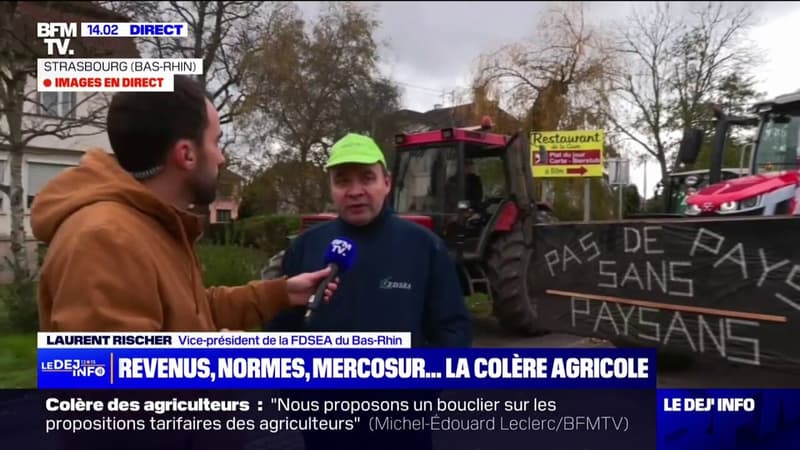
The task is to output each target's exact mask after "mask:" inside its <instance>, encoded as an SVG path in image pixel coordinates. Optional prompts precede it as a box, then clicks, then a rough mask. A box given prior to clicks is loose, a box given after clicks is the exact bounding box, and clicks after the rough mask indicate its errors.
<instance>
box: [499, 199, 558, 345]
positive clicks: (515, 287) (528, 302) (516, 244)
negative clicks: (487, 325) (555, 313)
mask: <svg viewBox="0 0 800 450" xmlns="http://www.w3.org/2000/svg"><path fill="white" fill-rule="evenodd" d="M538 215H539V217H538V219H539V222H542V223H553V222H556V219H555V217H553V215H552V214H551V213H550V212H549V211H546V210H539V212H538ZM533 257H534V253H533V248H526V247H525V240H524V237H523V235H522V224H521V223H517V224H516V225H514V228H513V229H512V230H511V231H510V232H508V233H506V234H504V235H501V236H499V237H498V238H497V239H496V240H495V241H494V242H492V243H491V245H490V247H489V252H488V259H487V261H486V269H487V272H488V275H489V283H490V285H491V290H492V301H493V305H492V309H493V312H494V315H495V317H497V320H498V321H499V322H500V325H501V326H502V327H503V328H504V329H505V330H507V331H510V332H513V333H520V334H524V335H528V336H536V335H541V334H543V333H544V331H545V330H542V329H541V328H540V327H539V312H538V308H537V306H538V305H537V303H538V302H537V300H536V298H533V294H532V293H531V292H530V291H531V286H532V280H531V276H532V272H531V270H530V264H531V261H532V260H533Z"/></svg>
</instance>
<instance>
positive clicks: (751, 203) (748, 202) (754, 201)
mask: <svg viewBox="0 0 800 450" xmlns="http://www.w3.org/2000/svg"><path fill="white" fill-rule="evenodd" d="M760 201H761V196H760V195H756V196H755V197H750V198H748V199H745V200H742V201H741V205H742V208H741V209H750V208H754V207H756V206H758V204H759V203H760Z"/></svg>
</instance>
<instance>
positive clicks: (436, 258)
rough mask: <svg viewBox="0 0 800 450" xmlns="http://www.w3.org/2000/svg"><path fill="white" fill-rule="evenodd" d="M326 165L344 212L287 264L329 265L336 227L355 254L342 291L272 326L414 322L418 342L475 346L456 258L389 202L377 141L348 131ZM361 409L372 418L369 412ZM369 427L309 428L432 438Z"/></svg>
mask: <svg viewBox="0 0 800 450" xmlns="http://www.w3.org/2000/svg"><path fill="white" fill-rule="evenodd" d="M326 169H327V170H328V172H329V180H330V188H331V197H332V200H333V203H334V204H335V205H336V208H337V210H338V213H339V215H338V218H337V219H336V220H333V221H330V222H327V223H323V224H320V225H317V226H315V227H313V228H311V229H309V230H307V231H306V232H305V233H303V234H302V235H301V236H299V237H298V238H297V239H295V240H294V242H293V243H292V245H291V246H290V248H289V249H288V250H287V252H286V255H285V257H284V260H283V273H284V274H285V275H288V276H292V274H295V273H302V272H308V271H313V270H318V269H319V268H322V267H323V266H324V257H325V252H326V250H327V248H328V246H329V245H330V243H331V241H332V240H333V239H335V238H337V237H345V238H347V239H348V240H350V241H351V242H353V244H354V246H355V255H356V257H355V259H354V260H353V263H352V265H351V267H350V268H349V269H348V270H347V271H345V272H344V273H342V274H341V275H340V276H339V279H340V282H339V285H338V288H337V291H336V294H335V295H333V296H332V298H331V299H330V301H328V302H325V303H323V304H321V305H320V306H319V308H318V309H317V310H316V311H315V313H314V314H313V315H312V316H311V318H310V320H309V322H308V323H304V320H303V318H304V315H305V307H300V308H295V309H294V310H290V311H286V312H285V313H284V314H282V315H279V316H278V317H277V318H276V319H275V320H273V321H272V322H271V323H270V324H269V326H268V327H267V329H269V330H271V331H306V330H307V331H330V332H410V333H411V345H412V346H414V347H451V348H454V347H469V346H471V344H472V324H471V320H470V316H469V312H468V311H467V308H466V303H465V301H464V296H463V293H462V290H461V285H460V282H459V279H458V274H457V270H456V266H455V263H454V261H453V260H452V259H451V257H450V255H449V253H448V251H447V248H446V246H445V243H444V241H443V240H442V239H441V238H439V236H437V235H436V234H434V233H433V232H431V231H430V230H428V229H426V228H424V227H422V226H420V225H418V224H416V223H414V222H411V221H409V220H405V219H402V218H400V217H397V216H396V215H394V214H393V213H392V211H391V209H390V208H389V205H387V202H386V199H387V197H388V195H389V192H390V190H391V176H390V174H389V172H388V170H387V167H386V160H385V159H384V156H383V152H382V151H381V149H380V148H379V147H378V145H377V144H375V142H374V141H373V140H372V139H371V138H369V137H367V136H361V135H358V134H352V133H351V134H348V135H347V136H345V137H343V138H342V139H341V140H339V141H338V142H336V144H334V146H333V147H332V149H331V155H330V159H329V160H328V163H327V164H326ZM293 395H294V397H293V398H298V396H309V398H311V399H319V398H321V397H324V398H326V399H327V398H331V397H337V398H342V399H355V398H357V399H359V400H364V399H373V400H388V399H392V398H397V399H405V400H409V399H410V397H409V396H411V395H412V393H410V392H403V391H394V392H386V391H369V392H367V391H361V392H357V393H353V392H339V393H336V392H332V391H327V392H322V393H311V392H302V393H295V394H293ZM425 395H427V394H423V397H424V396H425ZM371 414H372V415H380V413H371ZM387 414H388V413H387ZM362 419H364V420H362V423H363V424H365V426H366V424H368V423H369V421H368V419H369V417H367V416H365V417H362ZM360 431H364V432H363V433H362V432H359V431H355V432H348V433H343V432H339V433H336V432H332V433H320V432H307V433H304V438H305V443H306V448H307V449H312V448H381V447H385V446H386V445H388V444H392V445H390V447H392V448H396V445H397V444H399V443H400V442H401V441H402V442H403V444H404V446H405V448H415V449H424V448H430V447H431V435H430V433H429V432H408V433H405V434H404V433H398V432H393V433H389V434H384V433H378V432H372V433H371V432H369V431H368V428H366V429H364V430H360ZM342 439H344V441H342ZM405 444H407V445H405Z"/></svg>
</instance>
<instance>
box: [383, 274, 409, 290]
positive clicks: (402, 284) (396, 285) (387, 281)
mask: <svg viewBox="0 0 800 450" xmlns="http://www.w3.org/2000/svg"><path fill="white" fill-rule="evenodd" d="M381 289H405V290H406V291H410V290H411V283H409V282H407V281H392V277H386V278H384V279H382V280H381Z"/></svg>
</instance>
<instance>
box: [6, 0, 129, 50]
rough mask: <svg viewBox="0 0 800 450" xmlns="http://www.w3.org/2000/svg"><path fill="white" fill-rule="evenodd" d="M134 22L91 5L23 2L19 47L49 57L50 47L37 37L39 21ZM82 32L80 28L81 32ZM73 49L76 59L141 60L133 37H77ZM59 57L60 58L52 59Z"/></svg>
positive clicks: (17, 30)
mask: <svg viewBox="0 0 800 450" xmlns="http://www.w3.org/2000/svg"><path fill="white" fill-rule="evenodd" d="M87 21H92V22H130V19H128V18H127V17H125V16H122V15H120V14H117V13H114V12H112V11H109V10H107V9H105V8H101V7H100V6H97V5H95V4H93V3H91V2H68V1H61V2H56V1H49V2H19V4H18V5H17V17H16V18H15V20H14V36H15V37H16V38H17V41H16V42H15V47H16V48H17V49H19V50H24V51H25V52H31V51H33V52H34V53H35V54H36V56H37V57H47V46H46V45H45V44H44V42H43V41H42V38H38V37H36V23H37V22H67V23H69V22H73V23H80V22H87ZM78 33H80V29H79V30H78ZM69 48H70V49H71V50H74V51H75V53H74V54H73V55H70V56H69V57H72V58H140V57H141V54H140V53H139V50H138V49H137V48H136V43H135V42H134V40H133V38H120V37H109V38H73V39H71V40H70V43H69ZM52 57H53V58H57V57H58V56H52Z"/></svg>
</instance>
